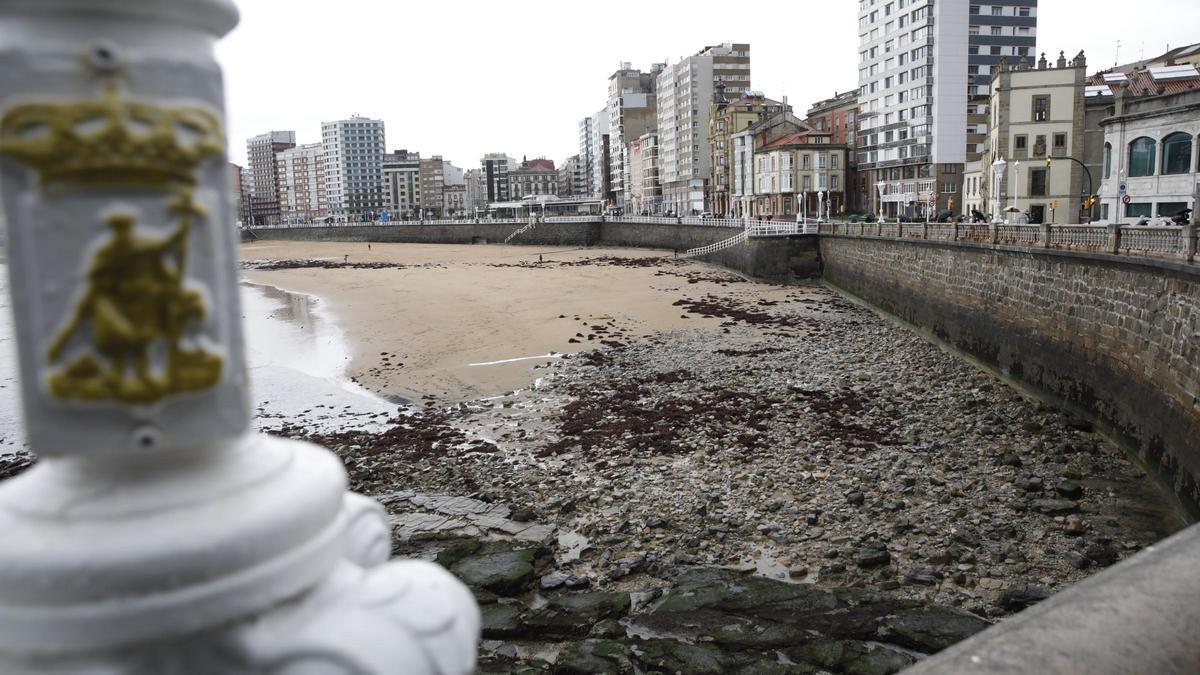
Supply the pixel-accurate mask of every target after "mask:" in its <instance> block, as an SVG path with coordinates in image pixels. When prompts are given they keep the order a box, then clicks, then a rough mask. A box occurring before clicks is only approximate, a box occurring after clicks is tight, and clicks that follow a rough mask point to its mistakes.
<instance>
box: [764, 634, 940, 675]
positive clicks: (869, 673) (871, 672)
mask: <svg viewBox="0 0 1200 675" xmlns="http://www.w3.org/2000/svg"><path fill="white" fill-rule="evenodd" d="M787 655H788V657H790V658H792V659H793V660H796V661H800V662H805V663H813V664H816V665H818V666H821V667H823V668H828V669H830V670H832V671H834V672H835V673H848V674H853V675H892V673H897V672H900V671H901V670H903V669H905V668H907V667H908V666H910V665H912V664H913V663H916V659H915V658H913V657H912V656H910V655H908V654H905V653H904V652H900V651H896V650H894V649H888V648H887V647H884V646H882V645H877V644H869V643H866V642H862V641H859V640H817V641H816V642H810V643H808V644H806V645H804V646H802V647H795V648H792V649H789V650H787Z"/></svg>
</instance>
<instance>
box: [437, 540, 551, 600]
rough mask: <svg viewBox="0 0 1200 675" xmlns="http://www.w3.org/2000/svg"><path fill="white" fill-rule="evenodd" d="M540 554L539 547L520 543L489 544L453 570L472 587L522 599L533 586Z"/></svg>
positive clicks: (462, 560)
mask: <svg viewBox="0 0 1200 675" xmlns="http://www.w3.org/2000/svg"><path fill="white" fill-rule="evenodd" d="M537 554H538V548H537V547H529V546H527V545H522V544H520V543H517V542H506V541H496V542H488V543H486V544H482V545H481V546H479V547H478V548H477V549H476V550H475V551H474V552H473V553H471V554H469V555H467V556H465V557H463V558H461V559H460V560H459V561H458V562H455V563H453V564H452V565H450V566H449V569H450V572H451V573H453V574H454V576H456V577H458V578H459V579H462V581H463V583H465V584H467V585H468V586H472V587H477V588H484V589H487V590H489V591H492V592H493V593H496V594H499V595H505V596H513V595H519V594H520V593H523V592H524V591H526V590H528V589H529V588H530V586H532V585H533V581H534V568H533V563H534V560H535V558H536V557H537Z"/></svg>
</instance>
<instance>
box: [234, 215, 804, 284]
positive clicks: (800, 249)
mask: <svg viewBox="0 0 1200 675" xmlns="http://www.w3.org/2000/svg"><path fill="white" fill-rule="evenodd" d="M521 226H522V224H521V223H515V224H514V223H511V222H509V223H489V222H487V221H483V222H480V223H447V224H399V225H351V226H336V227H329V226H326V227H279V228H263V229H255V230H249V231H246V232H243V236H242V239H243V241H249V240H256V239H275V240H288V241H353V242H393V243H410V244H488V243H492V244H496V243H501V242H503V241H504V240H505V238H506V237H508V236H509V235H510V234H512V233H513V232H514V231H515V230H517V229H518V228H520V227H521ZM739 231H740V230H739V229H737V228H730V227H714V226H710V225H685V224H675V223H658V224H649V223H629V222H613V221H604V222H601V221H599V220H595V221H586V222H568V223H538V224H537V226H536V227H533V228H531V229H529V230H527V231H525V232H522V233H521V234H520V235H519V236H517V237H516V238H514V239H513V241H512V243H513V244H520V245H531V246H613V247H631V248H653V249H661V250H667V251H677V252H679V253H683V252H684V251H687V250H688V249H693V248H700V247H703V246H708V245H710V244H715V243H718V242H721V241H724V240H726V239H729V238H730V237H733V236H734V235H736V234H738V232H739ZM703 260H706V261H708V262H712V263H715V264H718V265H721V266H723V267H726V268H729V269H731V270H735V271H737V272H741V273H742V274H744V275H746V276H748V277H750V278H752V279H756V280H760V281H772V282H784V283H786V282H789V281H794V280H797V279H804V278H814V277H816V276H818V275H819V266H818V261H817V237H816V235H811V234H806V235H792V236H781V237H762V238H751V239H748V240H747V241H745V242H744V243H742V244H739V245H737V246H732V247H730V248H727V249H725V250H722V251H717V252H715V253H711V254H708V255H706V256H704V257H703Z"/></svg>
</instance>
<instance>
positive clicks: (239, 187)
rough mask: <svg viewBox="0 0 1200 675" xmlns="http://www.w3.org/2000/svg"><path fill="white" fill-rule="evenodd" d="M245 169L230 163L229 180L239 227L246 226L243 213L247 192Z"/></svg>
mask: <svg viewBox="0 0 1200 675" xmlns="http://www.w3.org/2000/svg"><path fill="white" fill-rule="evenodd" d="M243 171H244V169H243V167H241V166H240V165H238V164H234V163H233V162H230V163H229V179H230V182H231V183H232V185H230V189H231V191H232V192H231V195H230V196H231V197H232V201H233V212H234V213H236V214H237V220H238V225H242V224H245V222H246V221H245V218H243V216H242V213H243V211H244V209H245V208H246V191H245V188H244V186H243V184H242V175H243Z"/></svg>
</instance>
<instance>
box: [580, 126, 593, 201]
mask: <svg viewBox="0 0 1200 675" xmlns="http://www.w3.org/2000/svg"><path fill="white" fill-rule="evenodd" d="M595 136H596V125H595V123H594V121H593V119H592V117H591V116H588V117H585V118H583V119H581V120H579V165H580V168H581V170H582V171H583V172H584V175H585V178H584V192H583V194H585V195H587V196H589V197H593V196H595V194H596V189H595V176H596V157H595V155H594V154H593V153H595V151H596V140H595Z"/></svg>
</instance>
